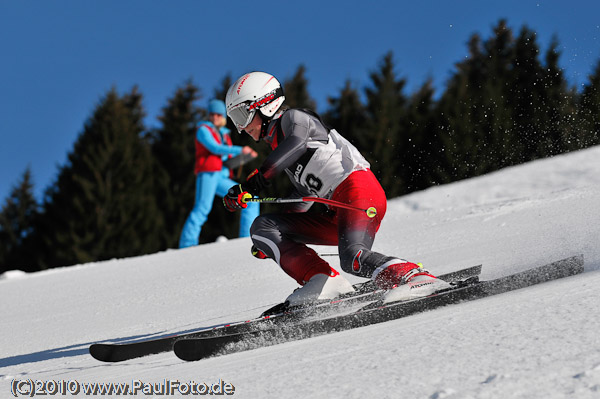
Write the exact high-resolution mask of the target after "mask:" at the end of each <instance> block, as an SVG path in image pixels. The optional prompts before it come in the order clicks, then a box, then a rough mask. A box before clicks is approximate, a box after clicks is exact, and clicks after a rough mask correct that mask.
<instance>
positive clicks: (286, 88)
mask: <svg viewBox="0 0 600 399" xmlns="http://www.w3.org/2000/svg"><path fill="white" fill-rule="evenodd" d="M305 73H306V68H305V67H304V65H300V66H298V69H296V73H295V74H294V76H293V77H292V79H289V80H286V81H285V82H284V83H283V93H284V94H285V104H286V105H287V106H288V107H290V108H308V109H312V110H314V111H316V110H317V104H316V102H315V101H314V100H313V99H312V98H311V97H310V95H309V93H308V81H307V80H306V77H305V76H304V74H305Z"/></svg>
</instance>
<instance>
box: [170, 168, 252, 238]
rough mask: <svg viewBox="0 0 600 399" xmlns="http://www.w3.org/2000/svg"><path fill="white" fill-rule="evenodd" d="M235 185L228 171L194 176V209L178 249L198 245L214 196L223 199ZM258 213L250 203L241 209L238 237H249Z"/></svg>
mask: <svg viewBox="0 0 600 399" xmlns="http://www.w3.org/2000/svg"><path fill="white" fill-rule="evenodd" d="M236 184H238V183H236V182H235V181H233V180H231V179H230V178H229V170H227V169H223V170H221V171H219V172H201V173H198V174H197V175H196V200H195V203H194V208H193V209H192V211H191V212H190V215H189V216H188V218H187V220H186V221H185V224H184V225H183V230H182V232H181V237H180V239H179V248H187V247H191V246H194V245H198V238H199V237H200V231H201V230H202V225H203V224H204V223H205V222H206V219H207V217H208V214H209V213H210V210H211V209H212V205H213V200H214V198H215V195H217V196H219V197H221V198H223V196H224V195H226V194H227V190H229V188H230V187H232V186H234V185H236ZM259 211H260V207H259V204H258V203H250V204H248V207H247V208H245V209H242V213H241V219H240V230H239V237H248V236H249V235H250V226H251V225H252V222H253V221H254V219H255V218H256V217H257V216H258V214H259Z"/></svg>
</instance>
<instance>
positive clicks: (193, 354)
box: [173, 255, 583, 361]
mask: <svg viewBox="0 0 600 399" xmlns="http://www.w3.org/2000/svg"><path fill="white" fill-rule="evenodd" d="M582 272H583V256H582V255H580V256H575V257H571V258H567V259H563V260H560V261H557V262H554V263H550V264H547V265H544V266H540V267H536V268H533V269H529V270H526V271H523V272H520V273H516V274H511V275H508V276H505V277H500V278H497V279H494V280H489V281H483V282H479V283H472V284H464V285H462V286H458V287H456V288H453V289H449V290H445V291H443V292H438V293H435V294H433V295H430V296H428V297H424V298H419V299H414V300H409V301H402V302H396V303H390V304H383V302H381V301H377V302H373V303H370V304H368V305H366V306H364V307H362V308H361V309H359V310H358V311H356V312H353V313H350V314H344V315H339V316H333V317H329V318H325V319H317V320H310V321H305V322H303V321H300V322H298V323H289V324H281V325H277V326H273V327H271V328H265V329H255V330H253V331H249V332H240V333H232V334H225V335H216V334H215V335H212V336H205V337H200V338H190V339H179V340H177V341H176V342H175V344H174V346H173V348H174V352H175V355H177V357H179V358H180V359H183V360H186V361H195V360H201V359H204V358H207V357H211V356H219V355H224V354H229V353H234V352H240V351H244V350H249V349H255V348H260V347H265V346H271V345H275V344H279V343H283V342H288V341H294V340H300V339H305V338H310V337H314V336H318V335H323V334H327V333H331V332H336V331H343V330H348V329H352V328H357V327H363V326H368V325H371V324H375V323H381V322H385V321H389V320H394V319H399V318H402V317H406V316H410V315H412V314H416V313H421V312H424V311H428V310H433V309H436V308H439V307H441V306H446V305H450V304H456V303H459V302H465V301H471V300H475V299H479V298H485V297H488V296H492V295H497V294H501V293H505V292H509V291H513V290H517V289H521V288H525V287H529V286H532V285H536V284H541V283H544V282H547V281H551V280H556V279H560V278H564V277H568V276H572V275H575V274H579V273H582Z"/></svg>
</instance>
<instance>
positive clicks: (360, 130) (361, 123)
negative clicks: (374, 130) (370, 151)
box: [323, 80, 368, 150]
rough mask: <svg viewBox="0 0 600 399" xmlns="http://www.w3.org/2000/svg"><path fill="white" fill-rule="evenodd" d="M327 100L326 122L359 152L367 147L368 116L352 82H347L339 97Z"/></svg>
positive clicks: (324, 116) (324, 115)
mask: <svg viewBox="0 0 600 399" xmlns="http://www.w3.org/2000/svg"><path fill="white" fill-rule="evenodd" d="M327 100H328V103H329V109H328V111H327V112H325V113H324V114H323V118H324V120H325V121H326V122H327V123H328V124H329V125H330V126H331V127H333V128H335V129H336V130H337V131H338V132H340V133H341V134H342V136H344V137H345V138H346V139H347V140H349V141H350V142H351V143H352V144H354V145H355V146H356V147H357V148H359V150H360V149H361V148H363V147H364V146H366V144H367V143H368V139H367V136H366V134H365V129H366V124H367V114H366V110H365V106H364V105H363V104H362V102H361V101H360V95H359V93H358V91H357V90H356V89H355V88H353V87H352V85H351V83H350V81H349V80H348V81H346V84H345V85H344V88H343V89H342V90H341V91H340V96H339V97H337V98H335V97H329V98H328V99H327Z"/></svg>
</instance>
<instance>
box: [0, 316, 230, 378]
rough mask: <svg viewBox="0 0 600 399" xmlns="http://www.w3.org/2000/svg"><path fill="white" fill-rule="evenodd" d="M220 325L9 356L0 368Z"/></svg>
mask: <svg viewBox="0 0 600 399" xmlns="http://www.w3.org/2000/svg"><path fill="white" fill-rule="evenodd" d="M220 325H222V324H217V325H215V326H210V327H196V328H191V329H187V330H183V331H178V332H175V333H173V332H171V333H165V332H162V333H152V334H143V335H132V336H129V337H121V338H112V339H105V340H101V341H93V342H87V343H83V344H76V345H69V346H64V347H62V348H53V349H47V350H43V351H39V352H33V353H27V354H23V355H15V356H9V357H5V358H1V359H0V368H1V367H9V366H17V365H20V364H26V363H36V362H43V361H45V360H53V359H60V358H63V357H73V356H81V355H89V347H90V345H91V344H97V343H113V344H119V343H133V342H141V341H146V340H149V339H158V338H167V337H172V336H175V335H181V334H188V333H192V332H197V331H201V330H205V329H211V328H213V327H217V326H220ZM90 358H91V356H90Z"/></svg>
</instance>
